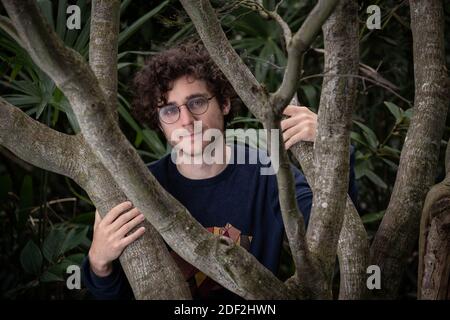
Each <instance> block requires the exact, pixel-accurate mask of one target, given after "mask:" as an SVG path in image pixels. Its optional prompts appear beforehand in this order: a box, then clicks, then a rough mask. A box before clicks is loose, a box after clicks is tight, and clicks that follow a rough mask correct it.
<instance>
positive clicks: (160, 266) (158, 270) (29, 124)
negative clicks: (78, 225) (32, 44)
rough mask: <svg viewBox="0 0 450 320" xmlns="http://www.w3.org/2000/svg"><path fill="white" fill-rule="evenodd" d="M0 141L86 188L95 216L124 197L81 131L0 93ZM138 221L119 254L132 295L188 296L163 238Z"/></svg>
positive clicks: (13, 150) (151, 297)
mask: <svg viewBox="0 0 450 320" xmlns="http://www.w3.org/2000/svg"><path fill="white" fill-rule="evenodd" d="M25 141H26V142H28V143H19V142H25ZM0 145H3V146H5V147H6V148H7V149H8V150H10V151H11V152H12V153H13V154H15V155H16V156H18V157H20V158H21V159H23V160H25V161H27V162H28V163H31V164H33V165H34V166H37V167H39V168H42V169H45V170H48V171H52V172H55V173H58V174H62V175H65V176H68V177H71V178H72V179H73V180H74V181H76V182H77V183H78V184H79V185H80V186H81V187H82V188H83V189H84V190H85V191H86V192H87V193H88V195H89V197H90V198H91V200H92V201H93V202H94V204H95V207H96V208H97V209H98V210H99V213H100V214H101V216H104V215H105V214H106V213H107V212H108V211H110V210H111V209H112V208H113V207H114V206H115V205H116V204H118V203H120V202H123V201H125V200H127V198H126V196H125V194H124V193H123V192H122V191H121V190H120V189H119V187H118V186H117V185H116V183H115V181H114V180H113V179H112V177H111V175H110V174H109V172H108V171H106V169H105V168H104V166H103V165H102V164H101V163H100V162H99V160H98V158H97V157H96V156H95V155H94V154H93V153H92V152H91V150H90V149H89V148H88V146H87V145H86V143H85V141H84V139H83V136H82V135H76V136H72V135H67V134H63V133H61V132H58V131H55V130H53V129H50V128H49V127H47V126H45V125H44V124H42V123H40V122H38V121H36V120H34V119H32V118H30V117H29V116H28V115H26V114H25V113H24V112H23V111H21V110H20V109H19V108H16V107H14V106H12V105H11V104H9V103H8V102H7V101H6V100H4V99H3V98H1V97H0ZM143 225H144V226H145V227H146V232H145V234H144V236H142V237H141V238H140V239H139V240H138V241H135V242H133V243H132V244H131V245H129V246H128V247H127V248H126V249H125V250H124V252H123V253H122V255H121V257H120V261H121V263H122V266H123V268H124V271H125V273H126V275H127V277H128V279H129V280H130V284H131V286H132V288H133V292H134V294H135V297H136V299H188V298H189V297H190V292H189V289H188V287H187V285H186V282H185V280H184V278H183V276H182V275H181V273H180V272H179V271H178V269H177V265H176V264H175V262H174V261H173V260H172V258H171V256H170V254H169V253H168V251H167V249H166V245H165V243H164V242H163V241H162V239H161V237H160V236H159V234H158V233H157V231H156V230H154V228H153V227H152V226H151V225H150V223H148V222H145V223H144V224H143ZM155 288H159V290H155Z"/></svg>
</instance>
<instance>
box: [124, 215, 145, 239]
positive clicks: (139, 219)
mask: <svg viewBox="0 0 450 320" xmlns="http://www.w3.org/2000/svg"><path fill="white" fill-rule="evenodd" d="M144 220H145V217H144V215H143V214H140V215H138V216H136V217H134V218H133V219H132V220H130V221H128V222H127V223H125V224H124V225H123V226H122V227H120V229H119V230H118V231H117V237H118V238H119V239H122V238H123V237H125V236H126V235H127V233H128V232H130V231H131V230H133V229H134V228H135V227H137V226H138V225H139V224H141V223H142V222H143V221H144Z"/></svg>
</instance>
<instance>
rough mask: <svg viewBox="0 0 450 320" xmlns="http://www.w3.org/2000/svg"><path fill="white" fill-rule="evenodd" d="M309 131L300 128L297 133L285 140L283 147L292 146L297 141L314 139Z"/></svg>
mask: <svg viewBox="0 0 450 320" xmlns="http://www.w3.org/2000/svg"><path fill="white" fill-rule="evenodd" d="M309 133H310V130H309V129H303V130H301V131H300V132H298V133H297V134H294V135H293V136H292V137H291V138H290V139H288V140H287V141H285V143H284V147H285V148H286V150H288V149H289V148H290V147H292V146H293V145H294V144H296V143H297V142H299V141H314V140H313V139H312V138H311V135H310V134H309Z"/></svg>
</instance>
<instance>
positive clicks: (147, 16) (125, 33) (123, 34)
mask: <svg viewBox="0 0 450 320" xmlns="http://www.w3.org/2000/svg"><path fill="white" fill-rule="evenodd" d="M168 3H169V1H168V0H166V1H164V2H162V3H161V4H160V5H159V6H157V7H156V8H154V9H153V10H151V11H149V12H148V13H146V14H145V15H143V16H142V17H141V18H139V19H138V20H136V21H135V22H134V23H133V24H132V25H131V26H129V27H128V28H126V29H125V30H124V31H122V32H121V33H120V34H119V39H118V44H119V47H120V46H121V45H122V44H123V43H124V42H125V41H127V40H128V38H130V37H131V36H132V35H133V34H134V33H135V32H136V31H138V30H139V29H140V28H141V27H142V26H143V25H144V23H146V22H147V21H148V20H149V19H150V18H151V17H153V16H154V15H156V14H157V13H158V12H159V11H161V10H162V9H163V8H164V7H165V6H166V5H167V4H168Z"/></svg>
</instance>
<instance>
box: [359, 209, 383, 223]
mask: <svg viewBox="0 0 450 320" xmlns="http://www.w3.org/2000/svg"><path fill="white" fill-rule="evenodd" d="M384 212H385V210H383V211H380V212H372V213H367V214H365V215H363V216H362V217H361V220H362V222H363V223H371V222H377V221H381V219H383V216H384Z"/></svg>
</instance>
